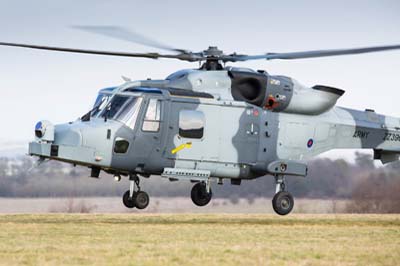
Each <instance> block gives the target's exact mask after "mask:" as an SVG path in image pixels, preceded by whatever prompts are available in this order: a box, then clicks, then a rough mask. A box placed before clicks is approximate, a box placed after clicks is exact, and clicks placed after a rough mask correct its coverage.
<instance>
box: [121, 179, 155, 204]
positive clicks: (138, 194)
mask: <svg viewBox="0 0 400 266" xmlns="http://www.w3.org/2000/svg"><path fill="white" fill-rule="evenodd" d="M129 182H130V186H129V190H128V191H126V192H125V193H124V195H123V196H122V202H123V203H124V205H125V207H127V208H130V209H132V208H135V207H136V208H138V209H139V210H142V209H145V208H146V207H147V206H148V205H149V203H150V197H149V195H148V194H147V193H146V192H144V191H142V190H141V189H140V184H139V183H140V180H139V177H138V176H137V175H130V176H129Z"/></svg>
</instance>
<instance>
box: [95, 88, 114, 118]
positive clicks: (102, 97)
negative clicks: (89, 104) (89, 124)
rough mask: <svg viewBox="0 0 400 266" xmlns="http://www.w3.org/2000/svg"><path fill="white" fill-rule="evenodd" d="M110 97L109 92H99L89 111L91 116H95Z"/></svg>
mask: <svg viewBox="0 0 400 266" xmlns="http://www.w3.org/2000/svg"><path fill="white" fill-rule="evenodd" d="M110 97H111V94H105V93H99V95H98V96H97V99H96V101H95V103H94V105H93V109H92V111H91V116H92V117H95V116H97V115H98V114H99V113H100V112H101V111H102V110H103V109H104V107H106V105H107V102H108V99H109V98H110Z"/></svg>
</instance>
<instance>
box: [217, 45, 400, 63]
mask: <svg viewBox="0 0 400 266" xmlns="http://www.w3.org/2000/svg"><path fill="white" fill-rule="evenodd" d="M397 49H400V45H387V46H374V47H364V48H351V49H336V50H317V51H304V52H292V53H268V54H264V55H234V54H233V55H228V56H226V58H225V59H223V60H227V61H233V62H234V61H247V60H257V59H266V60H274V59H285V60H290V59H303V58H315V57H327V56H338V55H353V54H364V53H373V52H382V51H389V50H397Z"/></svg>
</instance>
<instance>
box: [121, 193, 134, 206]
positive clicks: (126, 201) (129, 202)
mask: <svg viewBox="0 0 400 266" xmlns="http://www.w3.org/2000/svg"><path fill="white" fill-rule="evenodd" d="M135 198H136V192H133V195H132V198H129V190H128V191H126V192H125V193H124V195H123V196H122V202H123V203H124V205H125V207H127V208H129V209H132V208H135Z"/></svg>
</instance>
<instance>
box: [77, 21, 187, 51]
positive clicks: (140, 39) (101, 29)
mask: <svg viewBox="0 0 400 266" xmlns="http://www.w3.org/2000/svg"><path fill="white" fill-rule="evenodd" d="M72 28H75V29H79V30H83V31H86V32H90V33H96V34H101V35H104V36H108V37H112V38H115V39H118V40H124V41H128V42H133V43H138V44H141V45H144V46H149V47H153V48H158V49H163V50H168V51H173V52H178V53H190V51H189V50H185V49H178V48H174V47H172V46H169V45H166V44H163V43H161V42H158V41H156V40H152V39H150V38H148V37H145V36H143V35H141V34H138V33H135V32H132V31H130V30H128V29H125V28H122V27H118V26H81V25H77V26H72Z"/></svg>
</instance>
